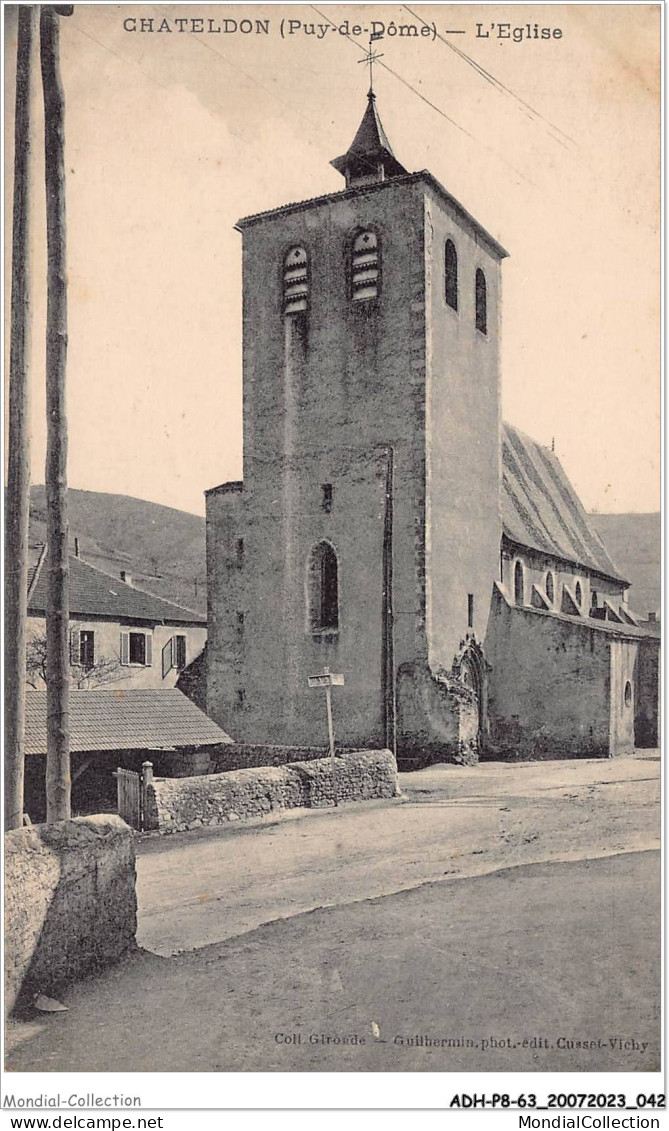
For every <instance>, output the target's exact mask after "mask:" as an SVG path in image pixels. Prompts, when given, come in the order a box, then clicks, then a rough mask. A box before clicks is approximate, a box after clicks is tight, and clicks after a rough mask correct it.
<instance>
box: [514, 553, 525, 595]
mask: <svg viewBox="0 0 669 1131" xmlns="http://www.w3.org/2000/svg"><path fill="white" fill-rule="evenodd" d="M513 599H514V601H515V602H516V604H517V605H524V604H525V574H524V572H523V563H522V562H516V565H515V569H514V571H513Z"/></svg>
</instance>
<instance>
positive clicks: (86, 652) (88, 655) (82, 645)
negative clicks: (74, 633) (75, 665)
mask: <svg viewBox="0 0 669 1131" xmlns="http://www.w3.org/2000/svg"><path fill="white" fill-rule="evenodd" d="M79 665H80V667H82V668H83V669H84V671H86V672H89V671H90V670H91V668H92V667H93V666H94V665H95V633H94V632H92V631H91V630H90V629H84V630H82V631H81V632H80V633H79Z"/></svg>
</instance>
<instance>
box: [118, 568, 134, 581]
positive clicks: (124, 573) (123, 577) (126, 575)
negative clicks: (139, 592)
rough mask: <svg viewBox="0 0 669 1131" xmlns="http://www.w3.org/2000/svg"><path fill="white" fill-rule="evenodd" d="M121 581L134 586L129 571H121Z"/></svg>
mask: <svg viewBox="0 0 669 1131" xmlns="http://www.w3.org/2000/svg"><path fill="white" fill-rule="evenodd" d="M121 581H123V582H124V583H125V584H126V585H132V574H131V573H129V572H128V570H127V569H122V570H121Z"/></svg>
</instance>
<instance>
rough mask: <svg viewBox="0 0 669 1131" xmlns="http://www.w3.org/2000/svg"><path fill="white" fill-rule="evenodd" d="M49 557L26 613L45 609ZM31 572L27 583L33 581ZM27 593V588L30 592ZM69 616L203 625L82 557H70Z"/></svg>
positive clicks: (187, 611) (188, 612)
mask: <svg viewBox="0 0 669 1131" xmlns="http://www.w3.org/2000/svg"><path fill="white" fill-rule="evenodd" d="M48 568H49V558H48V555H47V557H46V559H45V561H44V562H43V563H42V565H41V567H40V568H39V576H38V578H37V581H36V582H35V586H34V589H33V591H32V593H30V599H29V602H28V611H29V612H30V613H44V612H45V610H46V587H47V571H48ZM33 576H34V571H33V572H32V574H31V576H30V578H29V582H30V583H31V582H32V580H33ZM28 591H29V592H30V587H29V590H28ZM70 614H71V615H72V616H80V617H112V618H113V619H114V620H126V621H128V620H129V621H149V622H150V623H151V624H204V623H205V619H206V618H205V617H203V616H202V614H201V613H196V612H194V611H193V610H192V609H184V608H182V607H181V606H179V605H173V604H172V602H171V601H165V600H164V599H163V598H162V597H154V596H153V594H152V593H144V592H142V590H141V589H135V588H134V586H132V585H126V584H125V582H124V581H121V579H120V578H116V577H110V575H109V574H108V573H103V572H102V570H99V569H96V568H95V566H92V565H89V564H88V562H84V561H82V560H81V558H74V557H71V558H70Z"/></svg>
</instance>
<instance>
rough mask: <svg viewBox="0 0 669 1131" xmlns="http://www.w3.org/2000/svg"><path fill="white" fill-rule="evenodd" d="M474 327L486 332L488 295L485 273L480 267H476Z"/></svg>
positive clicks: (483, 332)
mask: <svg viewBox="0 0 669 1131" xmlns="http://www.w3.org/2000/svg"><path fill="white" fill-rule="evenodd" d="M475 290H476V294H475V298H476V329H477V330H480V331H481V333H482V334H487V333H488V295H487V289H486V282H485V275H484V274H483V271H482V270H481V268H480V267H477V269H476V287H475Z"/></svg>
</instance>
